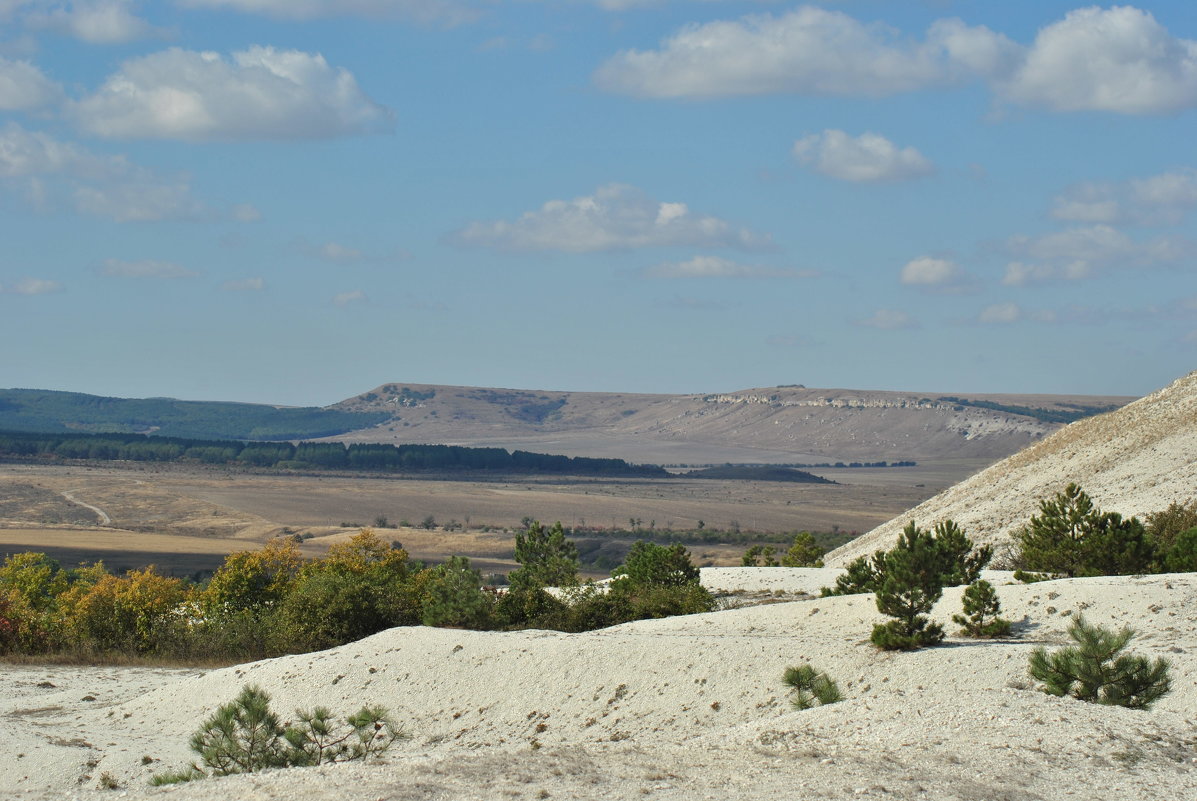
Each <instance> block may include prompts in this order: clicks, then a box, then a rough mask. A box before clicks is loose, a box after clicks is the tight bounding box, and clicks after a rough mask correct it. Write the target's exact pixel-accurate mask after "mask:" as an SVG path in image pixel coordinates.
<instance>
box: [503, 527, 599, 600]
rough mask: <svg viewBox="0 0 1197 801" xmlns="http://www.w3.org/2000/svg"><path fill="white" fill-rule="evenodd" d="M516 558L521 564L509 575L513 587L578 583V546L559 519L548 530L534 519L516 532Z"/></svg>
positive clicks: (555, 585) (567, 585)
mask: <svg viewBox="0 0 1197 801" xmlns="http://www.w3.org/2000/svg"><path fill="white" fill-rule="evenodd" d="M515 561H517V562H519V563H520V567H519V568H518V569H516V570H513V571H512V572H511V573H510V574H509V575H508V577H507V580H508V581H509V582H510V583H511V586H512V587H513V588H524V587H572V586H574V585H576V584H577V583H578V569H579V567H580V566H581V563H580V562H579V560H578V547H577V546H576V545H574V543H573V542H572V541H570V540H567V539H566V538H565V529H564V528H562V526H561V523H560V521H558V522H557V523H554V524H553V525H552V526H551V527H550V528H549V529H548V530H547V531H546V530H545V527H544V526H542V525H541V524H540V522H539V521H536V520H533V521H532V522H531V523H530V524H529V525H528V526H527V527H526V528H525V530H524V531H523V532H522V533H518V534H516V535H515Z"/></svg>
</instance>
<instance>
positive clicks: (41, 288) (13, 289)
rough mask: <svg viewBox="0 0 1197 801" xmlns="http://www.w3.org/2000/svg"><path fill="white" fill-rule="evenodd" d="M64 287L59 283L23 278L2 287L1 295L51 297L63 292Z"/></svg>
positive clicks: (0, 289) (0, 287) (0, 288)
mask: <svg viewBox="0 0 1197 801" xmlns="http://www.w3.org/2000/svg"><path fill="white" fill-rule="evenodd" d="M63 289H64V287H63V285H62V284H61V283H59V282H58V281H47V280H45V279H43V278H21V279H19V280H18V281H17V282H16V283H15V284H5V285H4V286H0V293H3V294H5V295H49V294H51V293H54V292H62V291H63Z"/></svg>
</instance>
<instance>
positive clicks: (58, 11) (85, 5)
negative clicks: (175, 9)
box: [24, 0, 163, 44]
mask: <svg viewBox="0 0 1197 801" xmlns="http://www.w3.org/2000/svg"><path fill="white" fill-rule="evenodd" d="M27 5H30V6H32V7H33V8H32V10H31V11H30V12H29V13H27V14H26V15H25V16H24V21H25V23H26V24H27V25H29V26H30V27H31V28H41V29H46V30H51V31H54V32H56V33H61V34H64V35H66V36H72V37H74V38H76V39H80V40H82V41H84V42H88V43H90V44H123V43H125V42H132V41H135V40H137V39H144V38H146V37H149V36H161V35H163V32H162V31H160V30H158V29H157V28H155V27H154V26H153V25H150V24H149V23H148V22H146V21H145V20H143V19H141V18H140V17H138V16H136V15H135V14H134V13H133V12H132V11H131V8H132V7H133V6H135V5H136V3H135V2H132V0H75V1H74V2H70V3H48V2H34V3H28V4H27Z"/></svg>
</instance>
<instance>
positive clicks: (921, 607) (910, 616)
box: [869, 522, 944, 651]
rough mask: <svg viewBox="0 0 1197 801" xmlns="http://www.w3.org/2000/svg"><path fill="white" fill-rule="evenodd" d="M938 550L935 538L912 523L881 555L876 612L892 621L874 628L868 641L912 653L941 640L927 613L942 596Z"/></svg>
mask: <svg viewBox="0 0 1197 801" xmlns="http://www.w3.org/2000/svg"><path fill="white" fill-rule="evenodd" d="M941 553H942V552H941V551H940V549H939V548H938V547H937V545H936V542H935V536H934V535H933V534H932V533H931V532H929V531H924V530H922V529H920V528H918V527H917V526H915V524H914V523H913V522H911V523H910V524H909V525H907V526H906V528H905V529H903V531H902V534H901V536H900V537H899V538H898V544H897V546H895V547H894V549H893V550H891V551H889V552H888V553H886V554H885V556H884V568H885V569H884V572H883V578H882V581H881V585H880V586H879V587H878V588H877V610H878V611H879V612H881V613H882V614H884V615H889V616H890V617H892V618H895V619H894V620H891V621H889V622H888V623H878V624H877V625H875V626H874V627H873V633H872V635H871V636H870V637H869V640H870V641H871V642H872V643H873V645H875V646H877V647H878V648H881V649H883V650H886V651H912V650H915V649H916V648H922V647H923V646H926V645H936V644H937V643H940V642H942V641H943V636H944V634H943V627H942V626H940V625H939V624H938V623H934V622H932V621H931V620H930V619H929V618H927V617H926V614H927V613H928V612H930V611H931V609H932V608H933V607H934V606H935V602H936V601H938V600H939V598H940V596H941V595H943V576H942V572H941V570H940V568H941V563H942V560H941Z"/></svg>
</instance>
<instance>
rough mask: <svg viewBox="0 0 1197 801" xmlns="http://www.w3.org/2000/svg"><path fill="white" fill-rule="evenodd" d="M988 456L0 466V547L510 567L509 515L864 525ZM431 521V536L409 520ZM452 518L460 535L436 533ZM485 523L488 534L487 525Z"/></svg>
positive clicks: (60, 552)
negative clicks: (440, 473)
mask: <svg viewBox="0 0 1197 801" xmlns="http://www.w3.org/2000/svg"><path fill="white" fill-rule="evenodd" d="M983 465H984V463H983V462H982V463H972V462H967V463H963V462H962V463H945V464H939V465H932V466H919V467H915V468H891V469H885V470H863V469H855V470H850V469H843V470H830V471H820V472H821V473H824V474H825V475H827V477H829V478H831V479H833V480H835V481H839V482H841V484H840V485H838V486H835V485H813V484H791V483H783V482H758V481H714V480H705V479H686V478H672V479H632V480H627V479H625V480H618V481H610V480H589V479H575V478H557V479H554V478H528V477H509V478H505V479H495V480H485V481H483V480H464V481H458V480H428V479H419V480H417V479H410V478H392V477H363V476H345V475H286V474H268V473H250V472H230V471H223V470H214V469H201V468H190V467H185V466H177V465H167V466H149V465H144V464H137V465H122V466H82V465H72V466H62V465H25V464H7V465H0V554H7V553H16V552H20V551H23V550H40V551H45V552H47V553H50V554H51V555H53V556H55V558H58V559H60V560H62V561H63V562H64V563H69V564H73V563H76V562H78V561H91V560H96V559H103V560H104V561H105V563H106V564H107V565H108V566H109V567H110V568H111V569H114V570H115V569H127V568H130V567H140V566H143V565H145V564H151V563H152V564H155V565H157V566H159V568H160V569H163V570H164V571H166V572H170V573H173V574H177V575H188V574H191V573H194V572H197V571H206V570H211V569H213V568H214V567H215V566H217V565H219V563H220V561H221V560H222V559H223V557H224V556H225V555H226V554H228V553H231V552H233V551H238V550H245V549H247V548H254V547H258V546H259V545H260V544H261V543H263V542H265V541H266V540H268V539H269V538H271V537H273V536H278V535H282V534H301V535H305V536H306V537H307V538H308V539H306V541H305V543H304V547H303V550H304V552H305V553H306V554H308V555H310V556H318V555H320V554H321V553H322V552H323V551H324V550H325V549H326V548H327V546H328V545H329V544H331V543H333V542H336V541H338V540H339V539H342V538H343V537H345V536H348V535H349V534H351V533H353V532H355V531H356V530H357V527H358V526H368V525H372V524H373V523H374V521H375V520H376V519H377V518H379V517H385V518H387V521H388V523H389V524H390V525H391V526H394V527H395V528H394V529H387V530H385V531H380V533H381V534H383V536H384V537H385V538H387V539H394V540H399V541H400V542H402V543H403V546H404V547H405V548H407V550H408V551H409V552H410V553H411V554H412V556H413V557H414V558H417V559H422V560H426V561H439V560H443V559H444V558H446V557H447V556H450V555H453V554H461V555H465V556H468V557H470V558H471V560H472V561H474V563H475V564H476V565H477V566H478V567H479V568H480V569H482V570H483V571H486V572H505V571H507V570H509V569H511V568H512V567H513V566H514V563H513V562H512V561H511V556H512V549H513V546H514V534H513V533H512V532H513V530H514V529H515V528H516V527H518V526H519V522H520V520H521V518H523V517H525V516H530V517H533V518H536V519H539V520H543V521H557V520H560V521H561V522H562V523H564V524H565V525H567V526H593V527H599V528H615V527H627V526H628V524H629V520H631V519H636V520H638V521H641V522H640V525H642V526H644V527H646V528H647V527H649V526H655V527H656V528H677V529H691V528H695V527H696V526H697V525H698V523H699V521H702V522H703V524H704V525H705V526H706V527H707V528H710V529H735V528H737V527H738V528H739V529H741V530H743V531H762V532H763V531H772V532H786V531H798V530H801V529H810V530H817V531H827V530H831V529H833V528H838V529H840V530H843V531H858V532H859V531H867V530H869V529H871V528H873V527H874V526H876V525H878V524H880V523H882V522H884V521H886V520H889V519H891V518H892V517H894V516H895V515H898V514H901V513H902V512H903V511H905V510H907V509H910V508H912V507H913V506H915V505H917V504H918V503H920V502H922V501H923V500H925V499H926V498H928V497H930V496H931V495H933V494H934V493H935V492H937V491H939V490H940V489H942V488H943V487H946V486H948V485H950V484H951V483H953V482H954V481H956V480H958V479H959V478H960V477H961V475H963V474H967V473H968V472H972V471H973V470H975V469H977V468H978V467H981V466H983ZM428 517H432V518H434V520H435V521H436V523H437V524H438V527H437V528H436V529H433V530H425V529H423V528H417V527H411V526H402V527H401V526H399V524H400V523H401V522H408V523H410V524H413V525H416V526H418V525H419V524H420V523H421V522H422V521H424V520H425V519H426V518H428ZM450 522H453V523H456V524H460V527H457V528H456V530H453V531H447V530H444V529H443V528H442V527H443V526H445V525H446V524H448V523H450ZM483 529H489V530H483ZM744 547H745V546H744V544H742V543H736V544H725V545H720V544H704V545H694V546H692V548H691V550H692V552H693V554H694V556H695V559H696V561H699V562H700V563H703V564H713V565H734V564H738V563H739V557H740V555H741V554H742V552H743V550H744Z"/></svg>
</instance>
